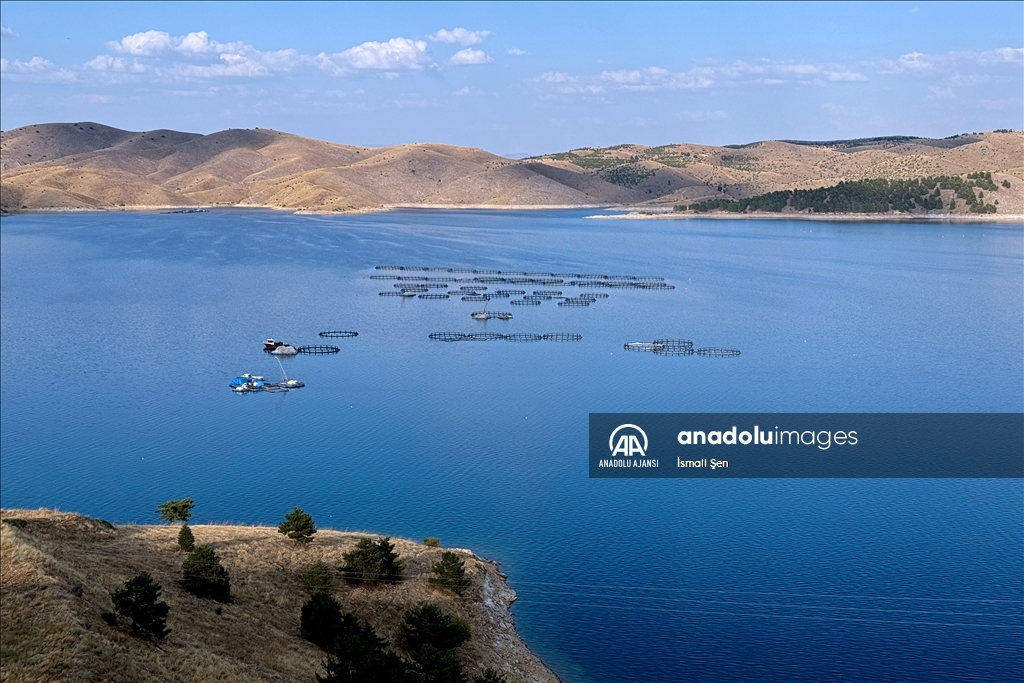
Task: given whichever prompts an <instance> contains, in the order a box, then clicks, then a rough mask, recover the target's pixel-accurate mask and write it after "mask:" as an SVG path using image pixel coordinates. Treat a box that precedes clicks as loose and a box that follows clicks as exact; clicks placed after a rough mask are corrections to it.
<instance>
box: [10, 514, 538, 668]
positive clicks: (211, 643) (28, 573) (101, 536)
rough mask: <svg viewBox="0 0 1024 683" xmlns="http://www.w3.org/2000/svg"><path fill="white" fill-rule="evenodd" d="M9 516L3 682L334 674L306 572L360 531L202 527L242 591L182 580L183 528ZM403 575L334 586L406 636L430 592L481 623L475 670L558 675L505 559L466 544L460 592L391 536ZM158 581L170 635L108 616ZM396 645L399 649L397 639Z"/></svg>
mask: <svg viewBox="0 0 1024 683" xmlns="http://www.w3.org/2000/svg"><path fill="white" fill-rule="evenodd" d="M3 520H4V524H2V525H0V561H2V568H3V571H2V574H0V596H2V600H0V621H2V624H3V628H2V629H0V680H3V681H4V683H20V682H22V681H55V682H57V681H68V682H70V681H86V680H92V681H115V682H117V683H133V682H136V681H138V682H140V683H142V682H147V683H148V682H149V681H168V682H174V681H181V682H183V683H184V682H186V681H188V682H191V681H214V680H216V681H225V682H227V683H241V682H242V681H307V682H308V683H313V681H315V680H316V679H315V674H316V673H323V667H322V666H321V663H322V662H323V660H324V659H325V658H326V653H324V652H323V651H322V650H320V649H319V648H317V647H316V646H315V645H313V644H312V643H310V642H309V641H307V640H306V639H304V638H303V637H302V636H301V635H300V633H299V615H300V611H301V607H302V604H303V602H304V601H305V600H306V598H307V595H306V593H305V591H304V590H303V587H302V583H301V581H300V578H299V577H300V574H301V573H302V571H303V570H304V569H306V568H307V567H309V565H310V564H312V563H313V562H316V561H323V562H325V563H327V564H328V565H330V566H332V567H338V566H340V565H341V564H342V563H343V560H342V553H344V552H346V551H348V550H351V549H352V547H353V546H354V545H355V543H356V541H357V540H358V539H360V538H363V537H364V535H362V534H353V533H343V532H338V531H326V530H321V531H319V532H318V533H317V535H316V537H315V539H314V540H313V542H312V543H311V544H309V545H305V546H303V545H300V544H298V543H296V542H294V541H291V540H288V539H287V538H285V537H283V536H282V535H281V534H279V533H278V532H277V530H276V529H273V528H269V527H241V526H212V525H195V526H192V530H193V532H194V534H195V537H196V542H197V543H200V544H209V545H210V546H212V547H213V548H214V550H215V551H216V552H217V554H218V555H219V556H220V558H221V561H222V563H223V566H224V567H225V568H226V569H227V570H228V572H229V574H230V579H231V593H232V601H231V602H229V603H226V604H222V603H217V602H213V601H211V600H209V599H204V598H199V597H196V596H194V595H192V594H190V593H187V592H185V591H184V590H183V589H181V588H179V586H178V580H179V579H180V578H181V576H182V573H181V563H182V560H183V559H184V557H185V554H184V553H182V552H180V551H179V550H178V547H177V541H176V537H177V532H178V527H177V526H174V527H172V526H119V527H117V528H113V527H112V526H111V525H109V524H107V523H106V522H103V521H102V520H95V519H90V518H88V517H82V516H79V515H74V514H66V513H59V512H56V511H48V510H34V511H29V510H4V511H3ZM394 543H395V546H396V550H397V551H398V552H399V554H400V556H401V557H402V558H403V559H404V560H405V562H406V570H405V575H406V577H407V578H406V579H405V580H404V581H402V582H401V583H399V584H397V585H393V586H381V587H367V586H363V585H353V584H349V583H347V582H345V581H344V580H342V579H341V578H340V577H339V578H336V579H335V581H334V585H333V588H332V589H331V593H332V595H333V596H334V597H335V598H336V599H337V600H338V601H339V602H340V603H341V604H342V609H344V610H346V611H349V612H353V613H355V614H356V615H357V616H358V617H359V618H360V619H363V620H366V621H367V622H368V623H369V624H370V625H372V626H373V627H374V629H375V631H376V632H377V634H378V635H379V636H380V637H382V638H384V639H386V640H388V641H390V642H394V641H395V636H396V633H397V628H398V625H399V624H400V623H401V619H402V616H403V614H404V612H405V610H407V609H409V608H411V607H417V606H420V605H422V604H425V603H427V602H430V603H434V604H436V605H438V606H439V607H440V608H441V609H443V610H444V611H446V612H448V613H450V614H455V615H457V616H459V617H461V618H462V619H464V620H465V621H467V622H468V623H469V625H470V628H471V632H472V637H471V639H470V640H469V641H468V642H467V643H466V644H464V645H463V646H462V647H460V648H459V650H458V651H457V652H458V655H459V658H460V660H461V661H462V663H463V665H464V666H465V669H466V672H467V673H468V674H469V675H470V678H471V679H472V677H473V676H475V675H478V674H480V673H481V672H482V671H483V670H484V669H485V668H488V667H489V668H493V669H495V670H498V671H502V672H504V673H505V676H506V678H507V679H508V680H509V681H510V683H511V682H515V683H525V682H527V681H537V682H543V683H557V680H558V679H557V678H556V677H555V676H554V674H552V673H551V672H550V671H548V670H547V668H545V667H544V665H543V664H542V663H541V662H540V660H538V659H537V658H536V657H535V656H534V655H533V654H532V653H531V652H530V651H529V650H528V649H527V648H526V646H525V645H524V644H523V642H522V641H521V640H520V639H519V636H518V635H517V634H516V631H515V625H514V623H513V621H512V617H511V615H510V613H509V606H510V605H511V603H512V601H514V600H515V593H514V592H513V591H512V590H511V589H509V588H508V586H507V585H506V583H505V578H504V576H502V575H501V574H500V573H499V572H498V570H497V567H496V566H495V565H494V564H493V563H491V562H488V561H486V560H482V559H480V558H478V557H476V556H475V555H473V554H472V553H470V552H469V551H465V550H460V551H457V552H458V554H459V555H460V556H461V557H462V558H464V561H465V564H466V573H467V576H468V577H470V578H471V579H472V585H471V586H470V588H469V589H468V590H467V591H466V593H465V595H464V596H462V597H458V596H455V595H454V594H452V593H450V592H448V591H444V590H441V589H437V588H434V587H433V586H431V585H430V584H429V583H427V581H426V578H425V577H426V575H428V574H429V571H430V566H431V564H432V563H433V562H436V561H437V560H438V559H439V557H440V554H441V552H442V551H441V550H439V549H437V548H428V547H426V546H423V545H420V544H418V543H413V542H410V541H402V540H396V541H394ZM141 570H145V571H148V572H149V573H150V574H151V575H152V576H153V579H154V581H156V582H157V583H159V584H161V586H162V587H163V593H162V595H161V596H160V598H161V600H163V601H165V602H166V603H167V604H168V605H169V607H170V612H169V614H168V617H167V626H168V628H169V629H170V631H171V633H170V635H168V636H167V637H166V638H165V639H164V640H161V641H159V642H152V641H148V640H140V639H139V638H136V637H134V636H132V635H131V632H130V630H128V629H127V628H126V627H125V626H123V625H121V626H110V625H108V624H107V623H105V621H104V620H103V618H101V614H102V613H103V612H105V611H108V610H110V609H111V608H112V605H111V600H110V593H111V591H113V590H115V589H117V588H119V587H120V586H121V583H122V582H123V581H125V580H126V579H129V578H131V577H132V576H134V575H135V574H136V573H137V572H139V571H141ZM396 650H397V651H398V652H399V653H400V654H404V653H402V651H401V649H400V646H396Z"/></svg>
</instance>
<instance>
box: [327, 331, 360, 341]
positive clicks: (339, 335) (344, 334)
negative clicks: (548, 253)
mask: <svg viewBox="0 0 1024 683" xmlns="http://www.w3.org/2000/svg"><path fill="white" fill-rule="evenodd" d="M320 336H321V337H331V338H332V339H345V338H348V337H358V336H359V333H358V332H353V331H351V330H327V331H326V332H321V333H320Z"/></svg>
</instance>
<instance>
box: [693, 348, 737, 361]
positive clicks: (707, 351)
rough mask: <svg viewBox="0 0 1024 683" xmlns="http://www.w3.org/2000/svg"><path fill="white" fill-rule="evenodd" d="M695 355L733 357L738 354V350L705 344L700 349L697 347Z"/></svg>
mask: <svg viewBox="0 0 1024 683" xmlns="http://www.w3.org/2000/svg"><path fill="white" fill-rule="evenodd" d="M697 355H698V356H704V357H706V358H733V357H735V356H738V355H740V350H739V349H724V348H722V347H720V346H705V347H704V348H702V349H697Z"/></svg>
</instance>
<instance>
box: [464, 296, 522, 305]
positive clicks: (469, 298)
mask: <svg viewBox="0 0 1024 683" xmlns="http://www.w3.org/2000/svg"><path fill="white" fill-rule="evenodd" d="M462 300H463V301H490V300H491V297H489V296H487V295H486V294H481V295H475V294H471V295H469V296H464V297H462ZM513 303H515V302H513Z"/></svg>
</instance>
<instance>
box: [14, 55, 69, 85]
mask: <svg viewBox="0 0 1024 683" xmlns="http://www.w3.org/2000/svg"><path fill="white" fill-rule="evenodd" d="M0 74H3V75H4V77H6V78H11V79H12V80H17V81H50V82H52V81H59V82H64V83H67V82H70V81H74V80H76V77H75V74H74V73H73V72H71V71H68V70H67V69H61V68H58V67H57V66H56V65H55V64H54V63H53V62H51V61H50V60H48V59H43V58H42V57H33V58H32V59H30V60H28V61H27V62H23V61H22V60H20V59H15V60H9V59H7V58H6V57H0Z"/></svg>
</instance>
